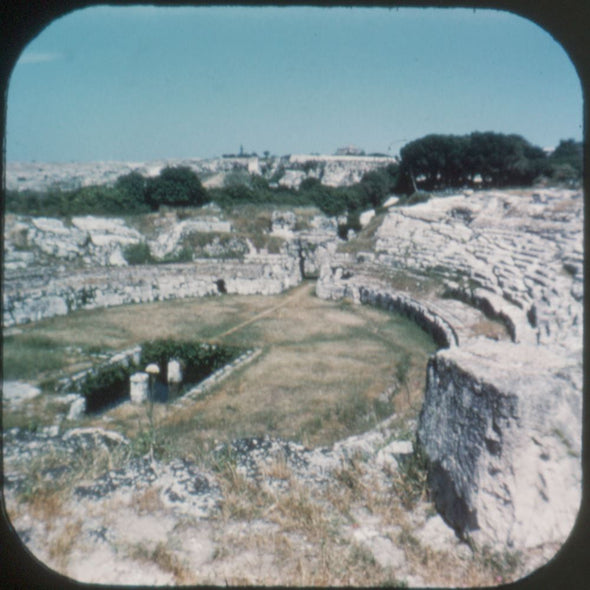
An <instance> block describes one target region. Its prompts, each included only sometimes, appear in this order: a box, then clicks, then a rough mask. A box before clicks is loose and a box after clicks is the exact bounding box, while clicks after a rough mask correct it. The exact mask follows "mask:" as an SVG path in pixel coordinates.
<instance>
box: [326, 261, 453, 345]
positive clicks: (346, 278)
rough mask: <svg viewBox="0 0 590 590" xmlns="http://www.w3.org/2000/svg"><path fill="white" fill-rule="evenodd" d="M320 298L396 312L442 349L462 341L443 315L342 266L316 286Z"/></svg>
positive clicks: (334, 268) (332, 268)
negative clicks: (416, 326)
mask: <svg viewBox="0 0 590 590" xmlns="http://www.w3.org/2000/svg"><path fill="white" fill-rule="evenodd" d="M316 294H317V295H318V297H321V298H322V299H342V298H343V297H349V298H351V299H352V300H353V301H355V302H357V303H367V304H369V305H375V306H377V307H380V308H382V309H386V310H388V311H395V312H397V313H400V314H402V315H403V316H405V317H407V318H409V319H411V320H412V321H413V322H415V323H416V324H418V325H419V326H420V327H421V328H422V329H423V330H424V331H425V332H427V333H428V334H430V335H431V336H432V339H433V340H434V341H435V342H436V344H437V345H438V346H439V347H441V348H449V347H453V346H457V345H458V344H459V339H458V337H457V334H456V332H455V330H454V329H453V327H452V326H451V324H450V323H449V322H448V321H447V320H446V319H445V318H443V317H442V316H441V315H440V314H438V313H436V312H435V311H433V310H431V309H429V307H428V306H427V304H425V303H421V302H420V301H417V300H416V299H413V298H411V297H409V296H408V295H406V294H404V293H401V292H399V291H396V290H395V289H393V288H391V287H389V288H388V287H386V286H384V285H381V284H379V283H378V282H376V281H375V280H374V279H373V280H372V279H369V278H368V277H364V276H362V275H360V276H356V275H353V274H352V271H350V270H346V269H344V270H343V268H342V267H341V266H339V265H336V266H331V267H330V266H325V267H324V268H323V269H322V273H321V276H320V279H319V280H318V282H317V285H316Z"/></svg>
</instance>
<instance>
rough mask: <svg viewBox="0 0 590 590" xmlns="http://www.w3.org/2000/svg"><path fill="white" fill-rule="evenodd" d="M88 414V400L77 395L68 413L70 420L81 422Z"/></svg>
mask: <svg viewBox="0 0 590 590" xmlns="http://www.w3.org/2000/svg"><path fill="white" fill-rule="evenodd" d="M85 412H86V398H85V397H83V396H81V395H77V396H76V398H75V399H74V400H72V402H71V404H70V409H69V411H68V416H67V418H68V420H79V419H80V418H82V416H84V413H85Z"/></svg>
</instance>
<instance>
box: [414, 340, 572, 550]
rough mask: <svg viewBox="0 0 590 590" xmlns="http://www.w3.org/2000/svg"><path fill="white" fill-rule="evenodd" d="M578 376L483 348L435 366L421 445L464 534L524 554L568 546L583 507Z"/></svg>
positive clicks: (439, 494)
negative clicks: (566, 541) (553, 545)
mask: <svg viewBox="0 0 590 590" xmlns="http://www.w3.org/2000/svg"><path fill="white" fill-rule="evenodd" d="M576 373H581V367H580V366H579V364H578V363H577V362H576V360H575V358H574V359H572V358H567V357H559V356H558V355H556V354H555V352H554V351H548V350H545V349H543V348H539V347H533V346H524V345H516V344H508V343H497V342H492V341H489V340H484V339H480V340H478V341H476V342H471V343H470V346H469V347H468V348H461V347H459V348H455V349H450V350H445V351H440V352H439V353H438V354H437V355H436V356H435V357H434V358H433V359H431V361H430V363H429V367H428V375H427V388H426V395H425V401H424V406H423V409H422V413H421V416H420V425H419V430H418V438H419V441H420V444H421V445H422V446H423V448H424V449H425V451H426V453H427V455H428V458H429V461H430V482H431V485H432V488H433V491H434V494H435V502H436V505H437V507H438V509H439V510H440V511H441V513H442V514H443V516H444V517H445V519H446V520H447V522H449V523H450V524H451V525H452V526H453V527H454V528H455V529H456V530H457V532H458V533H459V534H461V535H469V536H472V537H473V538H475V539H477V540H479V541H481V542H482V543H492V544H497V545H505V546H509V547H520V548H523V547H525V548H530V547H534V546H537V545H543V544H544V543H555V542H562V541H563V540H564V539H565V538H566V537H567V535H568V534H569V532H570V530H571V528H572V526H573V524H574V520H575V518H576V514H577V510H578V507H579V503H580V498H581V466H580V457H581V423H580V419H579V416H580V415H581V410H582V408H581V403H582V402H581V396H580V392H579V391H578V390H577V387H576V380H575V378H574V376H575V374H576ZM539 514H542V515H543V518H539Z"/></svg>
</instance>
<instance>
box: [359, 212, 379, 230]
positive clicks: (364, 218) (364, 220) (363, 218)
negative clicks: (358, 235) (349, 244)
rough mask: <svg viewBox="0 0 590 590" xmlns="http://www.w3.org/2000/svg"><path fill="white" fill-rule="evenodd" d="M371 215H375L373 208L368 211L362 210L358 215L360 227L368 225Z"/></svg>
mask: <svg viewBox="0 0 590 590" xmlns="http://www.w3.org/2000/svg"><path fill="white" fill-rule="evenodd" d="M373 217H375V209H369V210H368V211H363V212H362V213H361V214H360V215H359V223H360V224H361V227H367V225H369V223H370V221H371V219H373Z"/></svg>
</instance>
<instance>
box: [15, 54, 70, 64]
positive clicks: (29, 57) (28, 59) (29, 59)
mask: <svg viewBox="0 0 590 590" xmlns="http://www.w3.org/2000/svg"><path fill="white" fill-rule="evenodd" d="M63 57H64V56H63V54H62V53H56V52H40V51H30V52H26V53H23V54H22V55H21V56H20V58H19V60H18V63H19V64H41V63H49V62H52V61H57V60H59V59H63Z"/></svg>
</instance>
